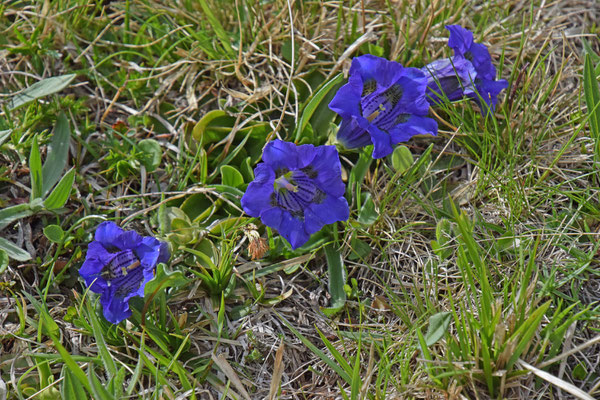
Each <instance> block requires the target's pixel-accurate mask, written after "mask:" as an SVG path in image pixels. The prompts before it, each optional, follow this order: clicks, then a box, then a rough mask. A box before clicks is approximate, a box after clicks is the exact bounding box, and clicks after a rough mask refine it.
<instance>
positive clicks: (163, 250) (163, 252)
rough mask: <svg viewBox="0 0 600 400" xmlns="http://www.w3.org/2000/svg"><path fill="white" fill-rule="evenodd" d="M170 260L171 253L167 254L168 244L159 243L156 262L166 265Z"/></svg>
mask: <svg viewBox="0 0 600 400" xmlns="http://www.w3.org/2000/svg"><path fill="white" fill-rule="evenodd" d="M169 258H171V252H169V244H168V243H165V242H160V251H159V254H158V262H159V263H163V264H166V263H167V262H168V261H169Z"/></svg>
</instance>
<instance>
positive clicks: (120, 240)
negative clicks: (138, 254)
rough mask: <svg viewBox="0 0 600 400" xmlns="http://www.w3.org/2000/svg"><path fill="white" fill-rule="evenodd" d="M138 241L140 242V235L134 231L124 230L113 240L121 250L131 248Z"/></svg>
mask: <svg viewBox="0 0 600 400" xmlns="http://www.w3.org/2000/svg"><path fill="white" fill-rule="evenodd" d="M140 243H142V237H141V236H140V235H139V234H138V233H137V232H136V231H125V232H123V233H122V234H120V235H119V236H118V237H117V238H116V239H114V240H113V244H114V245H115V246H117V247H118V248H119V249H121V250H126V249H132V250H133V249H135V248H136V247H137V246H139V245H140Z"/></svg>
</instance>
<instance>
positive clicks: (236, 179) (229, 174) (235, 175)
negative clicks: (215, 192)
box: [221, 165, 244, 188]
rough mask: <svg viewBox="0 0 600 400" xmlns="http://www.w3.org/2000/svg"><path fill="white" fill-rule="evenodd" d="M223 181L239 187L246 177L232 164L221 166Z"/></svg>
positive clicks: (225, 183) (228, 184)
mask: <svg viewBox="0 0 600 400" xmlns="http://www.w3.org/2000/svg"><path fill="white" fill-rule="evenodd" d="M221 182H222V183H223V185H227V186H231V187H235V188H239V187H240V186H242V185H243V184H244V177H243V176H242V174H241V173H240V171H238V170H237V169H236V168H234V167H232V166H231V165H222V166H221Z"/></svg>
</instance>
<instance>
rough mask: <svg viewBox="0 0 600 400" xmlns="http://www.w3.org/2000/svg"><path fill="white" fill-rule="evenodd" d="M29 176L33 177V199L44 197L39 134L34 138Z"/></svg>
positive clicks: (30, 155)
mask: <svg viewBox="0 0 600 400" xmlns="http://www.w3.org/2000/svg"><path fill="white" fill-rule="evenodd" d="M29 176H30V177H31V200H33V199H37V198H40V197H42V185H43V182H44V181H43V177H42V158H41V157H40V147H39V145H38V142H37V136H36V137H34V138H33V144H32V145H31V152H30V153H29Z"/></svg>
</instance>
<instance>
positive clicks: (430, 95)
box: [421, 57, 477, 105]
mask: <svg viewBox="0 0 600 400" xmlns="http://www.w3.org/2000/svg"><path fill="white" fill-rule="evenodd" d="M421 70H422V71H423V72H424V73H425V75H426V76H427V100H428V101H429V103H430V104H431V105H435V104H438V103H441V102H443V99H444V98H447V99H448V100H449V101H456V100H460V99H462V98H463V97H465V96H477V94H476V92H475V87H474V85H473V80H474V78H475V77H476V76H477V73H476V72H475V67H474V66H473V64H471V62H470V61H469V60H467V59H465V58H462V57H461V58H456V57H452V58H444V59H441V60H436V61H434V62H432V63H430V64H428V65H426V66H425V67H423V68H421Z"/></svg>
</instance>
